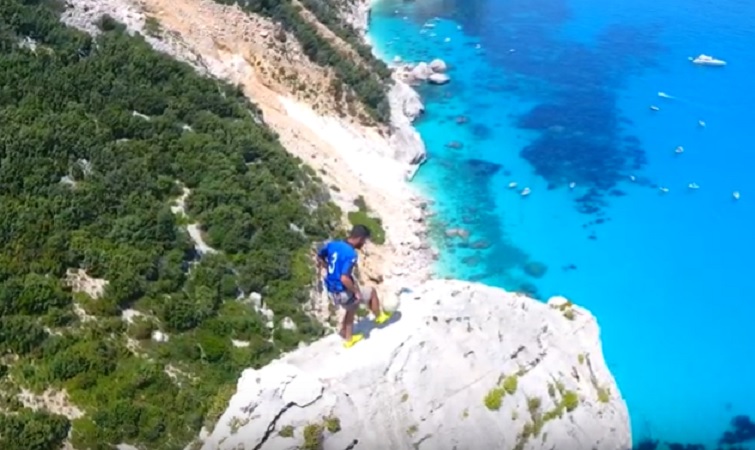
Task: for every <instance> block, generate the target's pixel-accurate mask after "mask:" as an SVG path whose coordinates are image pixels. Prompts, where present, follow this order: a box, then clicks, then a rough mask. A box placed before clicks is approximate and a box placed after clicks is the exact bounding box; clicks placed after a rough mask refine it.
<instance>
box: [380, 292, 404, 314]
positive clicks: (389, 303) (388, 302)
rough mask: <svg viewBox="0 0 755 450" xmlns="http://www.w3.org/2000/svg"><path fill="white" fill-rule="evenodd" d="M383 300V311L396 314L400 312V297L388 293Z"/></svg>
mask: <svg viewBox="0 0 755 450" xmlns="http://www.w3.org/2000/svg"><path fill="white" fill-rule="evenodd" d="M382 300H383V304H382V306H383V311H385V312H387V313H395V312H396V311H398V307H399V304H400V303H401V300H400V299H399V297H398V295H396V294H388V293H386V294H385V295H384V296H383V298H382Z"/></svg>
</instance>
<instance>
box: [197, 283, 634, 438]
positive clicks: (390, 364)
mask: <svg viewBox="0 0 755 450" xmlns="http://www.w3.org/2000/svg"><path fill="white" fill-rule="evenodd" d="M399 310H400V312H399V313H396V314H395V317H394V319H392V322H393V323H389V324H387V325H383V326H382V328H380V329H371V330H370V329H369V326H367V325H363V326H362V328H363V329H365V330H366V331H367V333H368V338H367V339H365V340H364V341H363V342H360V343H359V344H357V345H356V346H355V347H353V348H351V349H348V350H347V349H344V348H343V347H342V346H341V345H340V341H339V338H338V337H337V336H335V335H334V336H330V337H328V338H325V339H323V340H321V341H318V342H316V343H314V344H311V345H309V346H307V347H303V348H300V349H299V350H297V351H295V352H293V353H291V354H289V355H286V356H284V357H282V358H281V359H279V360H277V361H275V362H273V363H271V364H269V365H267V366H265V367H263V368H261V369H259V370H252V369H249V370H246V371H244V373H243V375H242V376H241V378H240V380H239V382H238V390H237V393H236V394H235V395H234V396H233V398H232V399H231V401H230V404H229V407H228V409H227V410H226V412H225V413H224V414H223V415H222V417H221V418H220V420H219V421H218V423H217V425H216V426H215V429H214V430H213V432H212V433H210V434H209V436H204V437H203V438H204V445H203V446H202V447H201V448H202V449H203V450H220V449H229V450H230V449H234V450H238V449H245V450H250V449H255V450H284V449H326V450H329V449H337V450H344V449H351V448H354V449H357V450H358V449H360V448H361V449H377V448H385V449H418V448H425V449H434V450H435V449H437V450H444V449H448V450H451V449H470V450H472V449H477V448H480V449H517V450H527V449H541V448H548V449H552V448H556V449H558V450H572V449H573V450H585V449H587V450H589V449H598V450H613V449H616V450H627V449H630V448H631V434H630V428H629V417H628V413H627V407H626V405H625V403H624V401H623V399H622V398H621V395H620V393H619V389H618V388H617V386H616V383H615V381H614V379H613V377H612V375H611V373H610V372H609V371H608V369H607V367H606V364H605V361H604V359H603V354H602V350H601V344H600V337H599V334H600V333H599V328H598V325H597V322H596V320H595V318H594V317H593V316H592V315H591V314H590V313H589V312H588V311H586V310H584V309H582V308H579V307H576V306H574V305H572V304H571V303H569V302H568V301H566V300H565V299H563V298H560V297H556V298H553V299H551V300H550V301H549V302H548V304H545V303H540V302H537V301H534V300H532V299H529V298H527V297H523V296H520V295H517V294H512V293H508V292H505V291H502V290H499V289H495V288H491V287H487V286H483V285H479V284H471V283H464V282H460V281H448V280H435V281H429V282H426V283H425V284H423V285H422V286H421V287H419V289H416V290H415V291H414V292H411V293H404V294H402V295H401V307H400V308H399ZM366 323H369V322H366Z"/></svg>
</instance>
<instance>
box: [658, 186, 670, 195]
mask: <svg viewBox="0 0 755 450" xmlns="http://www.w3.org/2000/svg"><path fill="white" fill-rule="evenodd" d="M658 190H659V191H661V194H666V193H668V188H667V187H663V186H661V187H659V188H658Z"/></svg>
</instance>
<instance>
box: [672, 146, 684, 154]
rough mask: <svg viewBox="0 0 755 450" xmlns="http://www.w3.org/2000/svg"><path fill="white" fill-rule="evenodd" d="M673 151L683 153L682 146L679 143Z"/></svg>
mask: <svg viewBox="0 0 755 450" xmlns="http://www.w3.org/2000/svg"><path fill="white" fill-rule="evenodd" d="M674 153H676V154H677V155H681V154H682V153H684V147H682V146H681V145H680V146H679V147H676V149H675V150H674Z"/></svg>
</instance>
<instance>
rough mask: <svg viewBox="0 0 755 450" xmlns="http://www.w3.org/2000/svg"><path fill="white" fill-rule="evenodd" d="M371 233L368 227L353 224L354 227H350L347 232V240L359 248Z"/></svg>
mask: <svg viewBox="0 0 755 450" xmlns="http://www.w3.org/2000/svg"><path fill="white" fill-rule="evenodd" d="M371 234H372V233H371V232H370V229H369V228H367V227H366V226H364V225H354V228H352V229H351V232H350V233H349V237H348V239H347V241H349V244H351V246H352V247H354V248H357V249H360V248H362V247H364V244H365V242H367V240H368V239H369V238H370V235H371Z"/></svg>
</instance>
